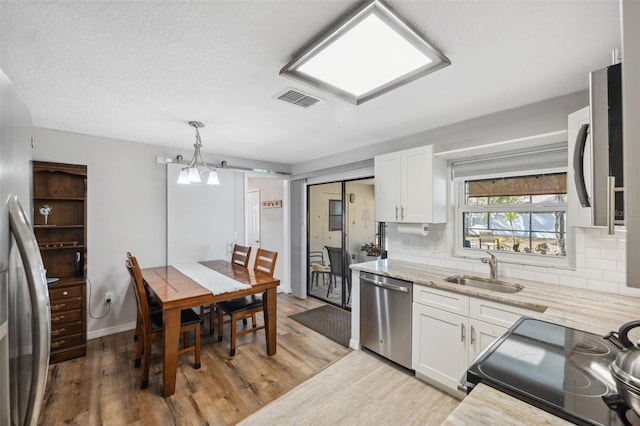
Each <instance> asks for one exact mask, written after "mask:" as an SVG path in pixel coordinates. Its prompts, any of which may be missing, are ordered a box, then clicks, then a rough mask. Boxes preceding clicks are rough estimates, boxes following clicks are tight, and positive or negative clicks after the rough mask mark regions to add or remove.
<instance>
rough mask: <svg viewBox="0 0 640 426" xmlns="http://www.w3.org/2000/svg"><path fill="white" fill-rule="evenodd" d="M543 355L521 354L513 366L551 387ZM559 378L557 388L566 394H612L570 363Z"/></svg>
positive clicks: (528, 376)
mask: <svg viewBox="0 0 640 426" xmlns="http://www.w3.org/2000/svg"><path fill="white" fill-rule="evenodd" d="M543 355H544V354H541V353H529V354H521V355H519V356H517V357H514V358H513V366H514V367H515V369H516V370H517V371H519V372H520V374H522V375H523V376H525V377H527V378H528V379H529V380H532V381H535V382H538V383H540V384H543V385H546V386H549V385H550V382H552V381H553V380H550V378H549V370H548V369H547V368H546V367H544V366H543V365H544V364H543V358H544V356H543ZM541 366H543V367H542V368H541ZM557 378H558V379H559V382H558V383H557V387H558V388H562V390H563V392H564V393H568V394H573V395H579V396H586V397H598V396H603V395H607V394H610V393H611V391H610V390H609V388H608V387H607V386H606V385H605V384H603V383H602V382H600V381H599V380H597V379H596V378H594V377H593V376H592V375H590V374H589V373H588V372H585V371H583V370H582V369H580V368H579V367H577V366H575V365H573V364H570V363H568V364H566V365H564V366H563V369H562V372H561V374H558V375H557Z"/></svg>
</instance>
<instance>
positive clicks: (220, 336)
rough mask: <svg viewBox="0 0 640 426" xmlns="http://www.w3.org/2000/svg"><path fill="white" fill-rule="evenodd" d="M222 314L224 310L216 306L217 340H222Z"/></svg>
mask: <svg viewBox="0 0 640 426" xmlns="http://www.w3.org/2000/svg"><path fill="white" fill-rule="evenodd" d="M223 316H224V312H223V311H222V309H220V308H218V342H222V330H223V327H224V322H223V321H222V317H223Z"/></svg>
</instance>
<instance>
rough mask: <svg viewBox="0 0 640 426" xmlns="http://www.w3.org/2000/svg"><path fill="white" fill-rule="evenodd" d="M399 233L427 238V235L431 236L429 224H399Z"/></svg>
mask: <svg viewBox="0 0 640 426" xmlns="http://www.w3.org/2000/svg"><path fill="white" fill-rule="evenodd" d="M398 233H400V234H413V235H422V236H423V237H426V236H427V235H429V224H428V223H399V224H398Z"/></svg>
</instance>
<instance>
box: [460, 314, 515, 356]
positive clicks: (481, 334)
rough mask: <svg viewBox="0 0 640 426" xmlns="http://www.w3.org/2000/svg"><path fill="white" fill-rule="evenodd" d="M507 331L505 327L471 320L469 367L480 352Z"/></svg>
mask: <svg viewBox="0 0 640 426" xmlns="http://www.w3.org/2000/svg"><path fill="white" fill-rule="evenodd" d="M505 331H507V329H506V328H505V327H500V326H499V325H494V324H489V323H488V322H484V321H478V320H474V319H473V318H470V319H469V365H471V364H472V363H473V360H474V359H476V357H477V356H478V355H480V352H482V350H483V349H484V348H486V347H487V346H489V345H490V344H492V343H493V342H494V341H495V340H496V339H497V338H498V337H500V336H502V335H503V334H504V332H505Z"/></svg>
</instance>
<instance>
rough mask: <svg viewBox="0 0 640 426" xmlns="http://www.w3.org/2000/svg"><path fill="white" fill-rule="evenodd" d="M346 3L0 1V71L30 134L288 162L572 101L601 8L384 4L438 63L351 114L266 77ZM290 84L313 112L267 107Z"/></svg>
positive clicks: (598, 33)
mask: <svg viewBox="0 0 640 426" xmlns="http://www.w3.org/2000/svg"><path fill="white" fill-rule="evenodd" d="M358 4H359V2H354V1H311V0H307V1H302V0H299V1H292V0H288V1H188V2H180V1H161V2H151V1H136V2H134V1H130V2H127V1H113V2H102V1H38V2H23V1H6V0H2V1H0V68H2V70H3V71H4V72H5V73H6V74H7V75H8V76H9V78H10V79H11V80H12V81H13V83H14V85H15V86H16V89H17V91H18V93H19V94H20V95H21V97H22V99H23V101H24V102H25V103H26V104H27V106H28V107H29V109H30V110H31V113H32V117H33V122H34V125H35V126H37V127H43V128H49V129H57V130H64V131H70V132H76V133H83V134H90V135H98V136H107V137H113V138H119V139H125V140H132V141H138V142H144V143H153V144H159V145H167V146H171V147H176V148H179V149H184V150H189V149H190V147H191V145H192V144H193V142H194V131H193V129H192V128H191V127H189V126H188V125H187V122H188V121H189V120H199V121H203V122H205V123H206V127H205V128H204V129H202V131H201V134H202V140H203V144H204V149H203V150H204V151H205V152H210V153H217V154H222V155H232V156H237V157H244V158H252V159H260V160H269V161H276V162H281V163H288V164H295V163H298V162H301V161H308V160H311V159H315V158H319V157H323V156H326V155H329V154H333V153H337V152H341V151H346V150H351V149H353V148H357V147H360V146H365V145H370V144H375V143H378V142H382V141H385V140H389V139H393V138H397V137H400V136H404V135H408V134H413V133H417V132H420V131H423V130H427V129H431V128H434V127H439V126H442V125H445V124H450V123H453V122H457V121H461V120H465V119H468V118H472V117H477V116H480V115H484V114H488V113H491V112H495V111H499V110H504V109H508V108H512V107H516V106H520V105H524V104H527V103H531V102H535V101H538V100H541V99H546V98H550V97H554V96H558V95H562V94H566V93H571V92H575V91H578V90H582V89H586V88H587V87H588V72H589V71H592V70H595V69H598V68H601V67H603V66H606V65H607V64H608V63H609V61H610V57H611V49H613V48H618V47H619V46H620V28H619V5H618V1H617V0H610V1H524V0H523V1H389V2H387V4H389V5H390V6H391V8H393V9H394V10H395V11H397V12H398V13H399V14H400V15H402V16H403V17H404V18H405V19H406V20H407V21H409V23H411V24H412V25H413V26H414V27H416V28H417V29H418V31H419V32H421V33H422V34H423V35H424V36H426V37H427V38H428V39H429V40H430V41H431V42H432V43H433V44H434V45H435V46H436V47H438V48H439V49H440V50H441V51H442V52H443V53H444V54H445V55H447V56H448V57H449V59H450V60H451V62H452V65H451V66H449V67H447V68H444V69H442V70H440V71H438V72H436V73H434V74H431V75H428V76H426V77H423V78H421V79H418V80H416V81H414V82H412V83H410V84H408V85H405V86H403V87H401V88H399V89H397V90H395V91H393V92H390V93H387V94H385V95H382V96H380V97H378V98H375V99H374V100H371V101H369V102H367V103H365V104H363V105H360V106H353V105H350V104H347V103H345V102H343V101H340V100H338V99H336V98H335V97H333V96H332V95H329V94H325V93H322V92H319V91H317V90H315V89H311V88H308V87H305V86H303V85H302V84H299V83H296V82H293V81H291V80H288V79H286V78H284V77H281V76H279V75H278V72H279V70H280V68H281V67H282V66H283V65H284V64H286V63H287V62H288V61H289V60H291V59H292V57H293V56H294V55H295V54H296V53H297V52H299V51H300V49H301V48H303V47H304V46H305V45H306V44H307V43H309V42H310V41H311V40H313V39H314V37H317V36H318V35H319V34H321V33H322V31H323V30H325V29H326V28H327V27H328V26H331V24H332V23H333V22H334V21H335V20H336V19H338V18H340V17H341V16H342V15H343V14H344V13H345V12H348V11H350V10H351V9H353V8H354V7H355V6H357V5H358ZM287 88H296V89H298V90H302V91H305V92H307V93H308V94H311V95H314V96H316V97H320V98H321V99H322V102H320V103H318V104H316V105H314V106H312V107H310V108H308V109H304V108H300V107H297V106H294V105H291V104H288V103H285V102H282V101H279V100H276V99H274V96H276V95H279V94H281V93H282V92H283V91H284V90H285V89H287Z"/></svg>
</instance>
